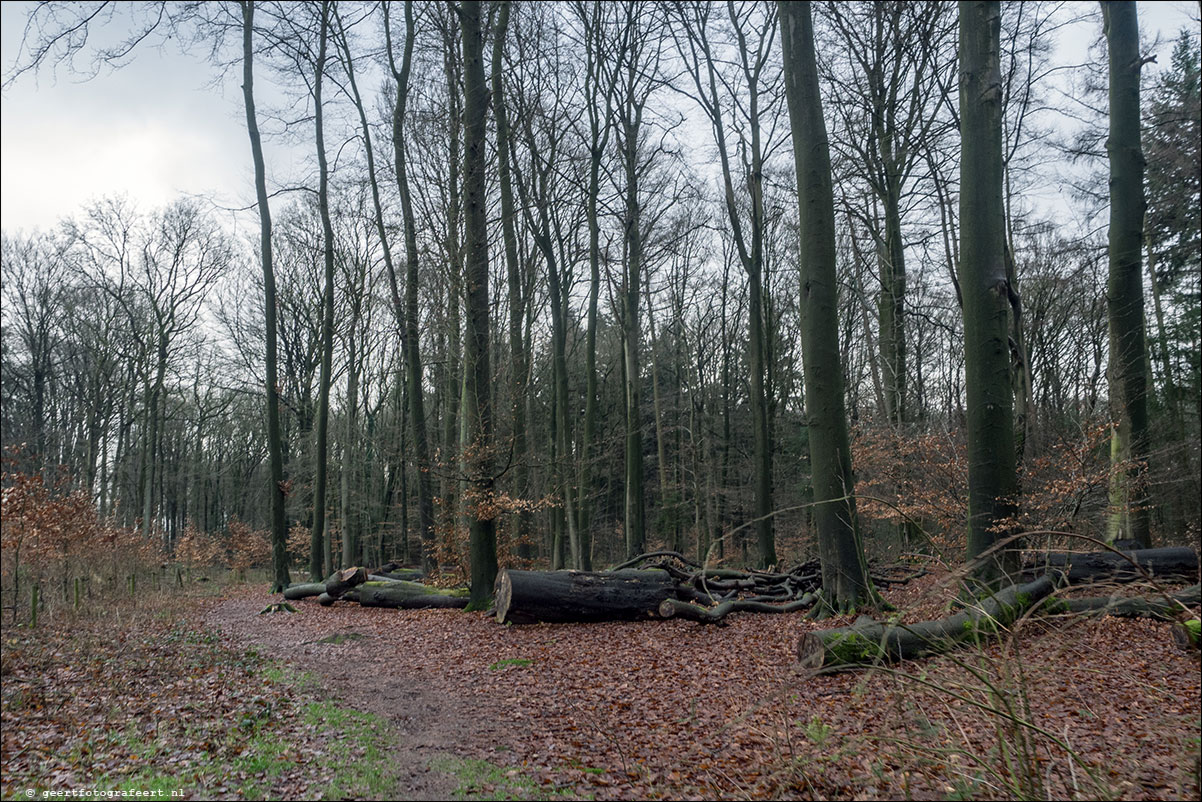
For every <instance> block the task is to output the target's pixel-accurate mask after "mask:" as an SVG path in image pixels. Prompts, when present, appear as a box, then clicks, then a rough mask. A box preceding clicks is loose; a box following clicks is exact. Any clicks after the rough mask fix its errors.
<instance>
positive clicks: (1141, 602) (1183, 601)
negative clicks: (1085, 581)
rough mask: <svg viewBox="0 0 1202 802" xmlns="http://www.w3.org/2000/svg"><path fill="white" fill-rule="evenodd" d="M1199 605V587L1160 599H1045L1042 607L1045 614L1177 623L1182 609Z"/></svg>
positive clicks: (1200, 600) (1125, 597) (1200, 598)
mask: <svg viewBox="0 0 1202 802" xmlns="http://www.w3.org/2000/svg"><path fill="white" fill-rule="evenodd" d="M1198 604H1202V585H1193V586H1192V587H1188V588H1186V589H1185V590H1181V591H1178V592H1176V593H1170V594H1167V595H1162V596H1149V597H1147V598H1144V597H1141V596H1117V595H1112V596H1094V597H1092V598H1088V599H1048V600H1047V601H1045V602H1044V603H1043V610H1044V612H1047V613H1053V614H1054V613H1097V614H1099V615H1114V616H1120V617H1123V618H1155V619H1158V620H1160V621H1176V620H1177V618H1178V616H1180V615H1181V613H1182V605H1185V606H1186V607H1196V606H1197V605H1198Z"/></svg>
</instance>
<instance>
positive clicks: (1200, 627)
mask: <svg viewBox="0 0 1202 802" xmlns="http://www.w3.org/2000/svg"><path fill="white" fill-rule="evenodd" d="M1200 633H1202V622H1199V620H1198V619H1197V618H1191V619H1190V620H1188V621H1181V622H1179V623H1176V624H1173V643H1174V644H1176V645H1177V648H1178V649H1182V650H1184V651H1187V652H1188V651H1190V650H1193V651H1198V650H1199V649H1202V634H1200Z"/></svg>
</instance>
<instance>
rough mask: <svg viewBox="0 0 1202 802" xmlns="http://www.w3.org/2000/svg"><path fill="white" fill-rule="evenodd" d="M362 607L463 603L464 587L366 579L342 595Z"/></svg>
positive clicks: (416, 607)
mask: <svg viewBox="0 0 1202 802" xmlns="http://www.w3.org/2000/svg"><path fill="white" fill-rule="evenodd" d="M342 598H343V599H345V600H347V601H357V602H359V604H361V605H363V606H364V607H392V608H395V609H400V610H423V609H427V608H431V607H435V608H459V609H462V608H464V607H467V603H468V601H469V599H468V589H467V588H433V587H430V586H428V585H423V584H421V583H419V582H401V581H395V580H394V581H388V580H385V581H368V582H364V583H363V584H362V585H360V586H359V587H357V588H355V589H354V590H352V591H348V592H347V593H346V594H344V595H343V597H342Z"/></svg>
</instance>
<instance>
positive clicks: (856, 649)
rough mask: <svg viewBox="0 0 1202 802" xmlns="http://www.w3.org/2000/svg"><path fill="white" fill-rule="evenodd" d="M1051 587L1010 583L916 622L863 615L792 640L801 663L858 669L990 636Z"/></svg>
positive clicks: (1045, 580)
mask: <svg viewBox="0 0 1202 802" xmlns="http://www.w3.org/2000/svg"><path fill="white" fill-rule="evenodd" d="M1055 588H1056V585H1055V583H1054V582H1053V580H1052V578H1051V577H1047V576H1044V577H1040V578H1039V579H1036V580H1035V581H1034V582H1028V583H1026V584H1025V585H1011V586H1009V587H1007V588H1003V589H1002V590H999V591H998V592H997V593H994V594H993V595H991V596H987V597H986V598H984V599H982V600H980V601H979V602H977V603H975V604H971V605H969V606H967V607H965V608H964V609H963V610H961V611H960V612H959V613H956V614H955V615H952V616H948V617H947V618H942V619H939V620H937V621H923V622H920V623H915V624H887V623H878V622H876V621H872V620H868V621H864V622H859V621H857V622H856V623H855V624H853V625H851V626H849V627H838V628H836V629H826V630H820V631H817V632H807V633H806V634H805V635H803V636H802V637H801V639H800V641H799V642H798V644H797V656H798V659H799V660H800V662H801V665H802V666H803V667H805V668H814V669H817V668H836V669H838V668H859V667H862V666H867V665H872V664H875V663H884V662H891V661H895V660H908V659H911V658H915V657H925V656H927V655H932V654H939V653H941V652H946V651H949V650H951V649H953V648H955V647H956V646H957V645H958V644H960V643H962V642H964V641H968V640H977V639H981V638H988V637H993V636H994V635H995V634H996V633H997V632H998V631H999V630H1001V629H1004V628H1006V627H1008V626H1010V625H1011V624H1013V623H1014V622H1015V621H1017V620H1018V619H1019V618H1020V617H1021V616H1022V615H1023V614H1024V613H1025V612H1026V611H1027V610H1029V609H1031V607H1032V606H1034V605H1036V604H1039V603H1040V602H1042V601H1043V600H1044V599H1045V598H1047V597H1048V596H1049V595H1051V593H1052V591H1054V590H1055Z"/></svg>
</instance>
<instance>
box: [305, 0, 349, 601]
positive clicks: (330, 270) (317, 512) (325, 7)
mask: <svg viewBox="0 0 1202 802" xmlns="http://www.w3.org/2000/svg"><path fill="white" fill-rule="evenodd" d="M329 13H330V4H329V2H328V0H327V2H323V3H322V4H321V35H320V38H319V44H318V51H317V65H316V67H315V69H314V75H313V108H314V125H315V126H316V135H317V168H318V184H317V208H318V211H319V213H320V215H321V235H322V256H323V259H324V262H323V264H324V269H325V273H324V276H325V283H324V285H323V291H322V296H321V374H320V376H319V377H318V386H317V427H316V442H315V443H314V446H315V447H314V453H315V457H314V460H315V462H314V465H313V528H312V529H311V530H310V531H309V579H310V580H311V581H313V582H320V581H321V579H322V576H323V574H322V570H323V568H324V566H323V563H325V555H324V554H323V553H322V551H323V549H324V548H325V541H324V535H325V529H326V477H327V474H328V471H329V432H330V383H331V376H330V373H331V370H332V365H333V361H334V225H333V223H332V222H331V220H330V168H329V164H328V162H327V161H326V145H325V125H324V114H323V109H322V94H321V90H322V85H323V84H324V80H323V79H324V77H325V70H326V53H327V45H328V42H329V30H330V21H329ZM348 559H350V558H349V557H348V556H347V554H346V553H345V552H344V553H343V555H342V564H343V565H346V564H347V562H346V561H347V560H348Z"/></svg>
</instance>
